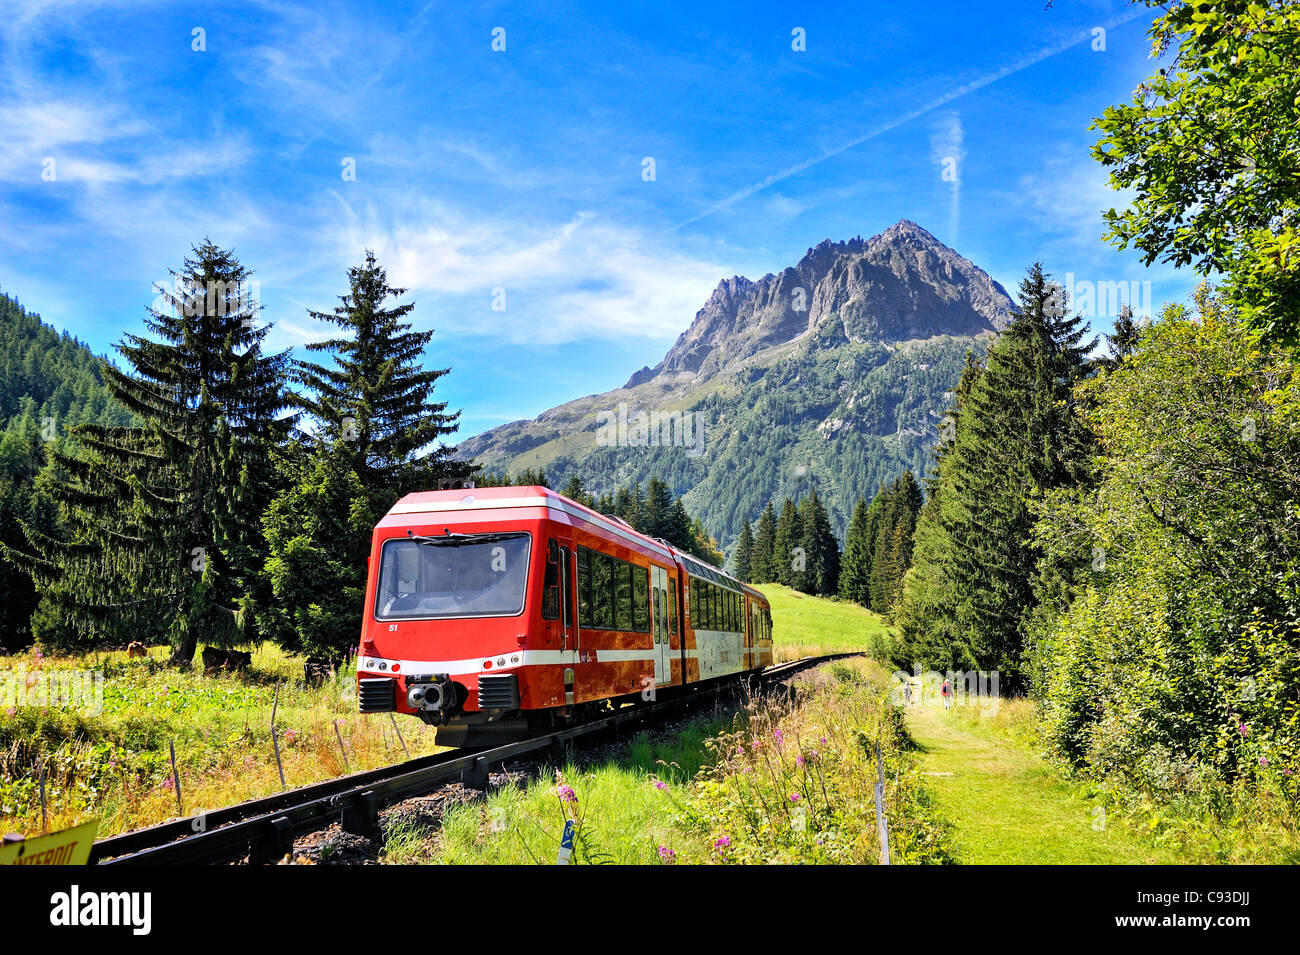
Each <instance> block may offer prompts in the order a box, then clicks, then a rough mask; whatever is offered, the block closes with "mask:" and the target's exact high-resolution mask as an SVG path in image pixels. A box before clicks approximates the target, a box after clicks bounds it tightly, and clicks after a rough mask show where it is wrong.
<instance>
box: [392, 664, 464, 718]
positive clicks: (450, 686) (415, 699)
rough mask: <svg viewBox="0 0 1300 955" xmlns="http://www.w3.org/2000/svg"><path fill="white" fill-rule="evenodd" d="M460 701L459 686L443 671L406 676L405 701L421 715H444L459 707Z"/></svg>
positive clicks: (461, 700)
mask: <svg viewBox="0 0 1300 955" xmlns="http://www.w3.org/2000/svg"><path fill="white" fill-rule="evenodd" d="M462 702H463V698H462V696H461V693H460V686H459V685H458V684H456V683H454V682H453V681H452V679H451V677H450V676H448V675H447V674H445V673H440V674H434V675H433V676H420V677H414V678H412V677H407V678H406V703H407V705H408V706H410V707H411V709H413V710H418V711H420V714H421V715H422V716H423V715H425V714H429V715H435V714H436V715H440V716H446V715H448V714H450V713H452V712H454V711H455V710H457V709H459V707H460V704H461V703H462Z"/></svg>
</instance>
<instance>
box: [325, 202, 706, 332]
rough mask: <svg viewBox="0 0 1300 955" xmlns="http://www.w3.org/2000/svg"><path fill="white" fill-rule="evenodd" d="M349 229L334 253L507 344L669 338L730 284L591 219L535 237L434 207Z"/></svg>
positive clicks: (363, 217)
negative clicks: (372, 260) (362, 253)
mask: <svg viewBox="0 0 1300 955" xmlns="http://www.w3.org/2000/svg"><path fill="white" fill-rule="evenodd" d="M347 218H348V222H347V224H346V226H345V227H343V228H342V229H340V230H338V231H337V232H336V233H335V235H334V239H333V244H334V246H335V248H336V250H337V251H338V254H341V255H348V256H350V257H353V258H355V256H356V255H357V253H358V250H360V249H363V248H368V249H374V250H375V252H376V254H377V256H378V258H379V260H380V261H381V262H382V263H384V264H385V266H386V268H387V269H388V274H389V279H390V281H391V282H392V283H393V284H394V285H396V286H400V287H404V288H408V289H410V290H411V291H412V293H416V294H419V293H424V294H433V295H434V296H445V297H446V298H447V300H448V301H449V302H454V303H455V305H454V307H447V308H441V309H439V311H441V312H442V317H440V318H439V319H438V322H439V325H440V326H441V327H442V328H443V329H444V330H447V331H455V332H458V333H460V334H475V335H478V334H481V335H493V336H499V337H501V338H503V339H504V340H507V341H512V342H531V343H536V344H553V343H557V342H564V341H571V340H574V339H578V338H585V337H604V338H620V337H624V336H628V335H636V336H640V337H642V338H646V339H656V338H663V337H665V336H671V335H672V334H675V333H676V332H679V331H680V330H681V328H682V325H683V321H684V319H685V317H687V316H690V315H692V314H694V312H695V311H696V309H698V308H699V307H700V304H701V303H702V302H704V301H705V299H706V298H707V297H708V295H709V292H710V291H711V290H712V289H713V287H714V286H715V285H716V284H717V282H718V279H719V277H720V276H721V275H724V274H726V270H725V268H724V267H723V266H722V265H720V264H718V263H716V262H712V261H707V260H704V259H701V258H698V257H696V256H694V255H691V254H690V253H689V252H687V251H684V250H681V249H679V248H674V247H669V246H665V245H664V243H663V242H662V241H661V240H657V239H652V238H649V237H647V235H646V234H645V233H643V232H642V231H640V230H638V229H635V228H631V227H628V226H625V225H619V224H617V223H614V222H610V221H606V220H604V219H602V218H601V217H599V216H597V215H595V214H593V213H590V212H580V213H578V214H576V215H574V216H573V217H571V218H569V219H567V220H565V221H563V222H560V223H558V224H552V225H531V226H529V225H522V224H520V223H516V222H507V221H500V220H492V219H487V218H484V217H483V216H481V215H479V216H475V217H472V218H471V217H469V216H467V215H466V214H464V213H462V212H460V211H459V210H456V209H453V208H450V207H448V206H446V205H432V204H428V205H426V206H425V208H424V209H423V214H422V215H419V216H413V217H410V218H404V219H403V220H402V221H400V222H396V223H394V222H390V221H389V220H387V219H386V218H385V217H384V216H383V215H381V214H380V213H379V212H377V211H376V210H373V209H371V210H368V211H366V212H364V213H357V212H354V211H353V210H351V208H350V207H349V208H348V216H347ZM497 290H500V291H497ZM501 298H504V304H505V307H504V309H501V310H494V309H493V307H492V306H493V303H494V300H496V301H497V302H498V303H499V302H500V300H501Z"/></svg>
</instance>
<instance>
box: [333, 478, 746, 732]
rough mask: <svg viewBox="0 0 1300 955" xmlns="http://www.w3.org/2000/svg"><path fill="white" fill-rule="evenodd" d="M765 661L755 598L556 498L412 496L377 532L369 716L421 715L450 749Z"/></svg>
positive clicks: (615, 522) (365, 693) (366, 664)
mask: <svg viewBox="0 0 1300 955" xmlns="http://www.w3.org/2000/svg"><path fill="white" fill-rule="evenodd" d="M771 663H772V616H771V610H770V607H769V605H768V602H767V599H766V598H765V597H764V596H763V595H762V594H761V593H759V592H758V591H757V590H754V589H753V588H752V587H748V586H746V585H745V584H743V583H741V582H740V581H738V580H736V579H735V578H733V577H731V576H730V575H728V574H726V573H724V572H723V571H721V570H718V569H717V568H716V567H712V566H710V565H709V564H706V563H703V562H702V561H700V560H698V559H696V558H695V557H692V556H691V555H689V554H686V553H683V552H682V551H680V550H678V549H677V548H675V547H673V546H671V545H669V544H667V543H665V542H664V541H662V540H658V539H655V538H651V537H646V536H645V535H644V534H640V533H638V532H637V531H635V530H633V529H632V528H631V527H630V526H629V525H627V524H626V523H625V522H623V521H621V520H619V519H618V518H614V517H607V516H605V515H603V514H599V513H597V512H596V511H593V510H592V509H591V508H589V507H584V506H583V505H581V504H579V503H577V502H576V501H571V500H569V499H568V498H566V497H563V496H561V495H559V494H556V493H555V492H554V491H551V490H548V489H547V488H544V487H536V486H530V487H492V488H478V489H470V490H455V491H426V492H422V493H419V494H408V495H407V496H406V497H404V498H402V499H401V500H400V501H398V502H397V503H396V504H395V505H394V506H393V508H392V510H390V511H389V512H388V514H387V515H385V517H384V519H383V520H382V521H380V522H379V525H378V526H377V527H376V528H375V534H374V540H373V543H372V546H371V552H370V571H369V581H368V583H367V586H366V614H365V621H364V623H363V625H362V632H361V652H360V654H359V655H358V657H357V681H358V682H357V686H358V696H359V702H360V708H361V711H362V712H363V713H382V712H398V713H411V714H415V715H418V716H419V717H421V718H422V719H423V720H424V721H425V722H427V723H431V724H434V725H436V726H437V727H438V736H437V739H438V742H439V743H441V744H444V745H451V746H459V745H465V744H467V743H472V744H476V745H477V744H482V743H489V742H493V743H494V742H500V741H506V740H510V739H513V738H517V737H519V736H521V735H524V734H525V733H526V732H528V731H529V730H530V729H531V728H535V727H546V726H551V725H555V724H556V722H557V721H560V720H563V719H567V718H571V717H574V716H580V715H583V714H585V713H587V712H591V711H596V710H599V709H601V708H608V707H610V706H611V705H612V704H613V703H616V702H622V701H625V700H626V699H637V698H643V699H650V698H652V697H654V696H655V695H657V694H660V693H663V692H671V691H672V688H674V687H681V686H684V685H686V684H691V683H699V682H703V681H707V680H713V679H717V678H719V677H725V676H730V675H733V674H738V673H743V672H746V671H749V670H756V669H759V668H761V667H764V666H767V665H769V664H771Z"/></svg>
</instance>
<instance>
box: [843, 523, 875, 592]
mask: <svg viewBox="0 0 1300 955" xmlns="http://www.w3.org/2000/svg"><path fill="white" fill-rule="evenodd" d="M871 556H872V555H871V552H870V550H869V549H868V542H867V499H866V498H865V497H859V498H858V503H857V504H856V505H855V506H854V508H853V516H852V517H851V518H850V519H849V529H848V532H847V533H846V534H845V535H844V560H843V566H842V567H841V568H840V580H839V595H840V599H842V600H851V601H853V602H854V603H857V604H861V605H862V606H864V607H865V606H867V605H868V604H869V603H870V601H871Z"/></svg>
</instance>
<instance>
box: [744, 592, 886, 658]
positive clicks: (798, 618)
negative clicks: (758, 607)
mask: <svg viewBox="0 0 1300 955" xmlns="http://www.w3.org/2000/svg"><path fill="white" fill-rule="evenodd" d="M757 589H758V590H760V591H762V592H763V595H764V596H766V597H767V599H768V600H769V601H770V602H771V604H772V640H773V643H774V644H775V647H776V651H775V655H776V662H777V663H782V662H784V661H786V660H795V659H798V658H799V657H806V656H814V655H816V654H819V653H835V652H838V651H841V650H861V651H865V652H868V653H872V652H875V651H877V650H878V649H879V646H880V641H881V638H883V637H884V636H885V634H887V633H888V632H889V627H887V626H886V625H885V622H884V621H883V620H882V619H881V618H880V615H879V614H875V613H872V612H871V611H870V610H867V609H866V608H865V607H860V606H858V605H857V604H854V603H847V602H843V601H839V600H826V599H824V598H822V597H810V596H809V595H808V594H801V593H799V591H797V590H791V589H790V588H789V587H785V586H782V585H781V584H760V585H759V586H758V588H757Z"/></svg>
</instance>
